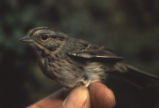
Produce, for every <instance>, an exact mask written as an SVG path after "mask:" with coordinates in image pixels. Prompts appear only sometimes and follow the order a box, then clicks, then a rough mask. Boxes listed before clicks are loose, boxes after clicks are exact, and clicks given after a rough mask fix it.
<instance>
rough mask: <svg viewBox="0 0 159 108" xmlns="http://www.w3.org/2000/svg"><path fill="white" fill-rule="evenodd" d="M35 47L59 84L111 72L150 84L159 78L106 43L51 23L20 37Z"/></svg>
mask: <svg viewBox="0 0 159 108" xmlns="http://www.w3.org/2000/svg"><path fill="white" fill-rule="evenodd" d="M21 41H23V42H26V43H28V44H29V45H31V46H32V47H34V48H35V50H36V52H37V54H38V57H39V61H40V67H41V68H42V71H43V73H44V74H45V75H47V76H48V77H49V78H51V79H53V80H55V81H57V82H59V83H60V84H62V85H64V86H66V87H69V88H73V87H75V86H79V85H85V86H88V85H89V84H90V83H92V82H94V81H102V80H103V79H105V78H106V77H107V75H108V74H109V73H114V74H119V75H121V76H124V77H127V79H129V80H131V81H134V82H135V83H138V84H139V85H140V86H147V85H148V84H149V83H150V82H151V81H152V80H157V79H159V78H158V77H156V76H154V75H150V74H148V73H144V72H142V71H141V70H138V69H136V68H134V67H133V66H131V65H128V64H126V63H124V62H123V61H122V58H121V57H118V56H117V55H116V54H114V53H112V52H111V51H109V50H108V49H105V48H104V47H100V46H97V45H94V44H90V43H88V42H87V41H84V40H80V39H75V38H72V37H68V36H67V35H65V34H62V33H59V32H55V31H53V30H52V29H50V28H48V27H37V28H34V29H32V30H30V31H29V32H28V34H27V35H26V36H25V37H23V38H22V39H21Z"/></svg>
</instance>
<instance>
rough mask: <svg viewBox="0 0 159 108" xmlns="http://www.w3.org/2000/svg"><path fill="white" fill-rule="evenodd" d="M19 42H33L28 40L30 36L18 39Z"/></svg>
mask: <svg viewBox="0 0 159 108" xmlns="http://www.w3.org/2000/svg"><path fill="white" fill-rule="evenodd" d="M19 41H21V42H23V43H30V42H33V40H32V39H31V38H30V35H25V36H24V37H22V38H20V39H19Z"/></svg>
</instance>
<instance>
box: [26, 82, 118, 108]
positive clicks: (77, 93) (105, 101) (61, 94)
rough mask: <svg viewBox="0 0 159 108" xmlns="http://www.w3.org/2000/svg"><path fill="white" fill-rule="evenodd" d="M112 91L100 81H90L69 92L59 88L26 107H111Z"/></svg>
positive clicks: (112, 100)
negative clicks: (90, 82) (84, 85)
mask: <svg viewBox="0 0 159 108" xmlns="http://www.w3.org/2000/svg"><path fill="white" fill-rule="evenodd" d="M114 106H115V97H114V94H113V92H112V91H111V90H110V89H109V88H107V87H106V86H105V85H104V84H102V83H100V82H95V83H92V84H91V85H90V86H89V87H88V88H86V87H83V86H81V87H77V88H75V89H73V90H72V91H71V92H70V93H68V90H66V89H60V90H58V91H57V92H55V93H53V94H51V95H50V96H48V97H46V98H44V99H42V100H40V101H38V102H36V103H34V104H32V105H30V106H29V107H27V108H90V107H91V108H113V107H114Z"/></svg>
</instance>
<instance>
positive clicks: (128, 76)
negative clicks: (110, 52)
mask: <svg viewBox="0 0 159 108" xmlns="http://www.w3.org/2000/svg"><path fill="white" fill-rule="evenodd" d="M115 68H116V70H117V71H115V73H116V74H118V75H119V76H121V77H122V78H124V80H126V81H127V82H129V83H131V84H132V85H134V86H136V87H139V88H145V87H148V88H149V87H152V86H159V77H158V76H156V75H153V74H150V73H147V72H144V71H142V70H140V69H137V68H135V67H134V66H132V65H129V64H126V63H117V64H116V66H115Z"/></svg>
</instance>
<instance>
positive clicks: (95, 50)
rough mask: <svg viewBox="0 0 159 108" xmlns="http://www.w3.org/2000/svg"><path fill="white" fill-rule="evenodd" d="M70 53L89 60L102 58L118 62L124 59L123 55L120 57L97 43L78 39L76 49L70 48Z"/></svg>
mask: <svg viewBox="0 0 159 108" xmlns="http://www.w3.org/2000/svg"><path fill="white" fill-rule="evenodd" d="M68 55H70V56H73V57H76V58H80V59H87V60H97V61H98V60H100V61H101V60H102V61H105V62H107V61H112V62H118V61H121V60H123V58H122V57H119V56H117V55H115V54H114V53H112V52H111V51H110V50H107V49H105V48H104V47H100V46H97V45H92V44H89V43H87V42H85V41H78V43H77V46H76V49H73V50H70V51H69V52H68Z"/></svg>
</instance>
